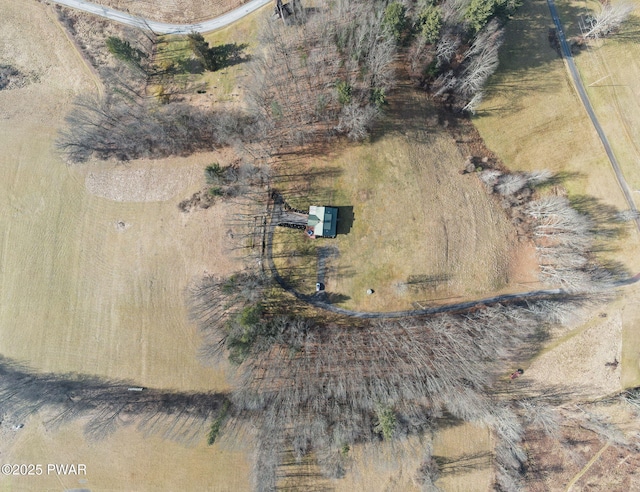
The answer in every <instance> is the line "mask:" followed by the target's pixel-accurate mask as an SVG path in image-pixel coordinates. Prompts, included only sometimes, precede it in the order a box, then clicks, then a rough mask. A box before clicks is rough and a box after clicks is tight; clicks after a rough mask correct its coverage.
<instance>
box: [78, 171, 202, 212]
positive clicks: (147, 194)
mask: <svg viewBox="0 0 640 492" xmlns="http://www.w3.org/2000/svg"><path fill="white" fill-rule="evenodd" d="M194 171H195V170H194V169H193V168H189V167H182V168H174V169H162V168H158V167H154V165H153V163H150V164H149V165H148V166H145V165H140V164H136V165H135V166H133V167H125V166H123V165H119V166H117V167H115V168H113V169H107V170H99V171H91V172H89V173H88V174H87V176H86V177H85V186H86V188H87V191H88V192H89V193H91V194H92V195H95V196H99V197H102V198H107V199H109V200H113V201H116V202H162V201H165V200H169V199H170V198H172V197H174V196H175V195H177V194H178V193H179V192H180V191H182V190H183V189H184V188H185V185H187V184H188V183H189V182H190V181H193V178H194V176H193V174H194ZM198 177H199V176H198Z"/></svg>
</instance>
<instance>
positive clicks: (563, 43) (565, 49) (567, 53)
mask: <svg viewBox="0 0 640 492" xmlns="http://www.w3.org/2000/svg"><path fill="white" fill-rule="evenodd" d="M547 5H549V11H550V12H551V18H552V19H553V23H554V24H555V25H556V30H557V31H558V38H559V40H560V48H561V51H562V56H563V58H564V59H565V61H566V62H567V67H568V68H569V72H570V73H571V77H572V78H573V83H574V84H575V86H576V90H577V91H578V95H579V96H580V100H581V101H582V104H583V105H584V108H585V109H586V110H587V114H588V115H589V118H590V119H591V122H592V123H593V126H594V127H595V129H596V132H597V133H598V137H600V141H601V142H602V145H603V146H604V150H605V152H606V153H607V157H609V162H611V166H612V167H613V171H614V172H615V174H616V178H617V180H618V184H619V185H620V188H621V189H622V193H623V194H624V197H625V199H626V201H627V205H628V206H629V209H630V210H633V211H634V212H637V211H638V209H637V208H636V204H635V202H634V201H633V195H632V194H631V189H630V188H629V185H628V184H627V182H626V180H625V179H624V175H623V174H622V170H621V169H620V165H619V164H618V160H617V159H616V156H615V155H614V153H613V150H611V145H610V144H609V140H608V139H607V136H606V135H605V133H604V130H603V129H602V126H600V122H599V121H598V117H597V116H596V114H595V112H594V111H593V106H591V102H590V101H589V97H588V96H587V91H586V90H585V88H584V84H583V83H582V79H581V78H580V73H579V72H578V68H577V67H576V64H575V61H574V60H573V55H572V54H571V49H570V48H569V44H568V43H567V39H566V37H565V35H564V29H563V28H562V23H561V22H560V17H559V16H558V11H557V10H556V4H555V2H554V0H547ZM635 223H636V227H637V229H638V232H640V218H638V219H636V220H635Z"/></svg>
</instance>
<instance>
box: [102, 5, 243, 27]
mask: <svg viewBox="0 0 640 492" xmlns="http://www.w3.org/2000/svg"><path fill="white" fill-rule="evenodd" d="M246 1H247V0H208V1H204V2H203V1H202V0H160V1H157V0H94V3H97V4H99V5H104V6H105V7H110V8H113V9H117V10H121V11H123V12H128V13H129V14H132V15H137V16H140V17H144V18H146V19H152V20H156V21H161V22H169V23H173V24H189V23H192V22H200V21H203V20H208V19H213V18H214V17H218V16H220V15H222V14H224V13H225V12H229V11H230V10H233V9H235V8H237V7H239V6H240V5H243V4H244V3H246Z"/></svg>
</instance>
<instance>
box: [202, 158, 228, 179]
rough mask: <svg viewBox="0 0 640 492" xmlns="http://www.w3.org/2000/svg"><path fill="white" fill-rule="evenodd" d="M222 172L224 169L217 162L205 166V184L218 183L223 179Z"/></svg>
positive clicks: (223, 172)
mask: <svg viewBox="0 0 640 492" xmlns="http://www.w3.org/2000/svg"><path fill="white" fill-rule="evenodd" d="M224 174H225V171H224V169H223V168H222V167H221V166H220V164H218V163H217V162H214V163H213V164H211V165H210V166H207V167H206V168H205V170H204V175H205V177H206V179H207V184H220V183H221V182H222V181H223V178H224Z"/></svg>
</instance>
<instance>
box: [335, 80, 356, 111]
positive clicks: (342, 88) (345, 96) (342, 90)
mask: <svg viewBox="0 0 640 492" xmlns="http://www.w3.org/2000/svg"><path fill="white" fill-rule="evenodd" d="M336 90H337V91H338V102H339V103H340V104H341V105H343V106H346V105H347V104H349V103H350V102H351V92H352V90H353V88H352V87H351V86H350V85H349V84H348V83H347V82H345V81H344V80H340V81H339V82H338V83H337V84H336Z"/></svg>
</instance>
